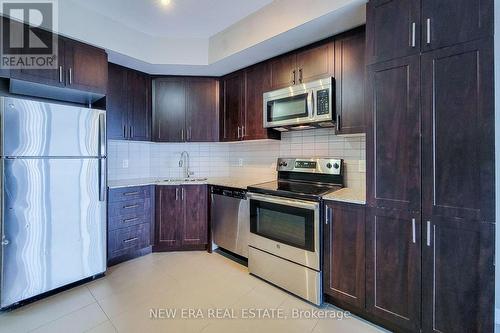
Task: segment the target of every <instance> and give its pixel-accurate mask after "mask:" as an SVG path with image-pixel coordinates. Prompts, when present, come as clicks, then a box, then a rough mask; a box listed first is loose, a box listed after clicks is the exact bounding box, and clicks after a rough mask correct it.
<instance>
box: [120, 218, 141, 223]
mask: <svg viewBox="0 0 500 333" xmlns="http://www.w3.org/2000/svg"><path fill="white" fill-rule="evenodd" d="M137 220H139V218H138V217H134V218H133V219H125V220H123V223H130V222H134V221H137Z"/></svg>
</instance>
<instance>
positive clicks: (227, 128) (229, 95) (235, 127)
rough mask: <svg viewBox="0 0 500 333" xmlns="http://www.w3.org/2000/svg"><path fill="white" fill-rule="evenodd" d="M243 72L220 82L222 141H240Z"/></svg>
mask: <svg viewBox="0 0 500 333" xmlns="http://www.w3.org/2000/svg"><path fill="white" fill-rule="evenodd" d="M244 75H245V74H244V72H236V73H234V74H230V75H229V76H226V77H224V78H223V80H222V84H223V94H222V103H223V111H222V133H221V134H222V138H221V139H222V141H237V140H241V137H242V135H241V126H242V121H241V118H242V113H243V108H244V106H245V104H244V102H245V101H244V93H245V90H244Z"/></svg>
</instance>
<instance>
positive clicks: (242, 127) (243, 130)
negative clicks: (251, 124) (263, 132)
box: [241, 126, 245, 139]
mask: <svg viewBox="0 0 500 333" xmlns="http://www.w3.org/2000/svg"><path fill="white" fill-rule="evenodd" d="M244 137H245V126H241V138H242V139H243V138H244Z"/></svg>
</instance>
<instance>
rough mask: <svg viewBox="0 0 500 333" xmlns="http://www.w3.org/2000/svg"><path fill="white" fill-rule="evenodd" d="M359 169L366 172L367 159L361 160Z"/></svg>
mask: <svg viewBox="0 0 500 333" xmlns="http://www.w3.org/2000/svg"><path fill="white" fill-rule="evenodd" d="M358 171H359V172H366V161H365V160H360V161H359V166H358Z"/></svg>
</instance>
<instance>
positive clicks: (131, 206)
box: [123, 205, 139, 209]
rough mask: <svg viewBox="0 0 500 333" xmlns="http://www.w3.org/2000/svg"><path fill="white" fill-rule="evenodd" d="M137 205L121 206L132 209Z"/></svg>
mask: <svg viewBox="0 0 500 333" xmlns="http://www.w3.org/2000/svg"><path fill="white" fill-rule="evenodd" d="M137 207H139V205H129V206H123V209H132V208H137Z"/></svg>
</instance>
